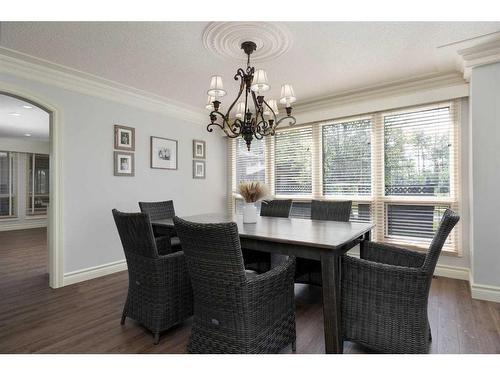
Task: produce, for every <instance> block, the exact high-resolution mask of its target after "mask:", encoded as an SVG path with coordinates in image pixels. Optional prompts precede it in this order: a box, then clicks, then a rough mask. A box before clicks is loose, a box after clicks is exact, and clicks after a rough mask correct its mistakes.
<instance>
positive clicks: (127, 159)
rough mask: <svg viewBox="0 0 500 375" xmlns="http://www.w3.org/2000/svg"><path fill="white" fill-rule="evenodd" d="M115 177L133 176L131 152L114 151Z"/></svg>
mask: <svg viewBox="0 0 500 375" xmlns="http://www.w3.org/2000/svg"><path fill="white" fill-rule="evenodd" d="M114 160H115V161H114V172H115V173H114V174H115V176H129V177H132V176H134V174H135V165H134V163H135V161H134V154H133V153H131V152H122V151H115V156H114Z"/></svg>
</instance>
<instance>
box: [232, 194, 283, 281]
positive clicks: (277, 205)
mask: <svg viewBox="0 0 500 375" xmlns="http://www.w3.org/2000/svg"><path fill="white" fill-rule="evenodd" d="M291 208H292V200H291V199H274V200H268V201H262V203H261V206H260V216H267V217H283V218H288V217H289V216H290V209H291ZM242 251H243V260H244V262H245V268H247V269H250V270H254V271H256V272H260V273H262V272H266V271H269V269H270V268H271V254H270V253H264V252H262V251H256V250H249V249H242Z"/></svg>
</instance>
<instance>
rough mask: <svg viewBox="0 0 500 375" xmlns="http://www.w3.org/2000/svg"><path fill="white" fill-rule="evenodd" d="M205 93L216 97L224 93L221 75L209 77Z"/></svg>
mask: <svg viewBox="0 0 500 375" xmlns="http://www.w3.org/2000/svg"><path fill="white" fill-rule="evenodd" d="M207 94H208V95H210V96H213V97H216V98H220V97H221V96H224V95H226V90H224V85H223V84H222V77H221V76H212V78H211V79H210V88H209V89H208V91H207Z"/></svg>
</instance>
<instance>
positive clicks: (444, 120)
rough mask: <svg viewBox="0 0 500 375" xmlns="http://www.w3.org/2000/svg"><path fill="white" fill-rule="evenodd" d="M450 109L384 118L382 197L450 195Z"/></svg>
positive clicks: (404, 113)
mask: <svg viewBox="0 0 500 375" xmlns="http://www.w3.org/2000/svg"><path fill="white" fill-rule="evenodd" d="M450 119H451V118H450V107H449V106H443V107H438V108H432V109H424V110H420V111H408V112H402V113H397V114H390V115H387V116H384V155H385V194H386V195H394V196H433V197H438V196H449V195H450V170H449V165H450V146H451V143H450V142H451V140H450V135H451V134H450V130H451V126H452V123H451V121H450Z"/></svg>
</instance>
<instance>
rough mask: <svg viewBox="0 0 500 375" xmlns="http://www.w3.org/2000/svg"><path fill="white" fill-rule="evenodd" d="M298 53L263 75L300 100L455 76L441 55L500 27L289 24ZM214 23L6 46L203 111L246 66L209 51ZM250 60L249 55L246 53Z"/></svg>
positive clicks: (88, 27)
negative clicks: (210, 94)
mask: <svg viewBox="0 0 500 375" xmlns="http://www.w3.org/2000/svg"><path fill="white" fill-rule="evenodd" d="M279 24H280V26H281V27H283V28H285V29H288V32H289V35H290V36H291V46H290V49H289V50H288V51H287V52H285V53H284V54H282V55H281V56H279V57H277V58H276V59H274V60H271V61H265V62H262V63H259V64H258V65H257V66H256V67H258V68H264V69H266V70H267V72H268V77H269V80H270V82H271V86H272V89H271V92H270V94H269V95H266V97H277V96H278V95H279V88H280V85H281V83H284V82H287V83H292V84H293V86H294V88H295V93H296V95H297V98H298V102H297V104H299V103H300V102H301V101H303V102H305V101H310V100H312V99H314V98H319V97H323V96H329V95H335V94H336V93H339V92H342V91H345V90H350V89H357V88H362V87H365V86H369V85H375V84H381V83H385V82H389V81H394V80H400V79H406V78H411V77H414V76H418V75H423V74H431V73H445V72H452V71H455V70H456V53H455V51H453V48H451V49H450V48H448V49H446V48H445V49H442V48H438V47H439V46H443V45H447V44H450V43H452V44H453V43H455V42H459V41H462V40H466V39H470V38H476V37H479V36H482V35H485V34H489V33H493V32H499V31H500V22H490V23H488V22H364V23H360V22H285V23H279ZM208 25H209V23H208V22H100V23H90V22H2V23H1V24H0V45H1V46H3V47H7V48H11V49H14V50H17V51H20V52H24V53H27V54H29V55H32V56H36V57H39V58H43V59H46V60H49V61H51V62H55V63H59V64H62V65H65V66H67V67H71V68H74V69H78V70H80V71H83V72H86V73H91V74H94V75H97V76H100V77H103V78H106V79H109V80H113V81H116V82H119V83H122V84H126V85H129V86H132V87H135V88H138V89H142V90H145V91H149V92H151V93H155V94H158V95H162V96H165V97H168V98H170V99H174V100H176V101H179V102H183V103H185V104H189V105H192V106H196V107H198V108H201V107H203V106H204V104H205V100H206V91H207V86H208V83H209V78H210V76H211V75H213V74H219V75H222V76H223V77H224V84H225V86H226V89H227V91H228V94H229V96H228V99H227V100H229V99H232V98H233V97H234V95H235V92H236V82H234V81H233V79H232V77H233V76H234V73H235V71H236V68H237V67H238V66H240V65H241V64H239V62H238V61H236V60H230V59H226V60H223V59H221V57H219V56H217V55H215V54H214V53H211V52H209V51H207V50H206V49H205V48H204V46H203V42H202V35H203V32H204V30H205V29H206V27H207V26H208ZM242 53H243V52H242Z"/></svg>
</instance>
